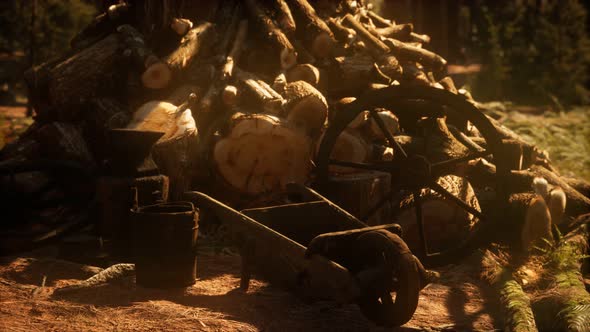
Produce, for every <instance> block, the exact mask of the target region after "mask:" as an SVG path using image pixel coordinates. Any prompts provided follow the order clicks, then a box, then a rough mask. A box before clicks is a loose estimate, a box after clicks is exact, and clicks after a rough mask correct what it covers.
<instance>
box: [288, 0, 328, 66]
mask: <svg viewBox="0 0 590 332" xmlns="http://www.w3.org/2000/svg"><path fill="white" fill-rule="evenodd" d="M285 2H286V3H287V4H288V5H289V8H290V9H291V12H292V13H293V18H294V19H295V23H296V24H297V31H296V35H297V37H298V38H299V39H301V40H302V41H303V44H304V45H305V47H306V48H307V49H308V50H309V51H310V52H311V54H313V56H315V57H317V58H319V59H323V58H326V57H328V56H329V55H330V53H331V52H332V49H333V47H334V43H335V40H334V35H333V34H332V31H331V30H330V28H329V27H328V25H327V24H326V22H324V20H322V19H321V18H320V17H319V16H318V15H317V13H316V11H315V9H314V8H313V7H312V6H311V5H310V4H309V2H308V1H307V0H285Z"/></svg>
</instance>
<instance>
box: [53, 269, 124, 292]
mask: <svg viewBox="0 0 590 332" xmlns="http://www.w3.org/2000/svg"><path fill="white" fill-rule="evenodd" d="M133 274H135V264H115V265H112V266H110V267H108V268H106V269H104V270H102V271H100V272H99V273H97V274H95V275H93V276H92V277H90V278H88V279H86V280H84V281H82V282H80V283H78V284H75V285H71V286H65V287H61V288H57V289H56V290H55V291H53V295H57V296H60V295H66V294H70V293H72V292H76V291H79V290H84V289H90V288H95V287H97V286H100V285H102V284H107V283H111V282H113V281H115V280H120V279H123V278H125V277H129V276H132V275H133Z"/></svg>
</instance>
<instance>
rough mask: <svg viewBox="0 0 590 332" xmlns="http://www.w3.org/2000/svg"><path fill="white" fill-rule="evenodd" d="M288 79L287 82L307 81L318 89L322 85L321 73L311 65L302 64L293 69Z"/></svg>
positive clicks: (287, 76) (288, 73)
mask: <svg viewBox="0 0 590 332" xmlns="http://www.w3.org/2000/svg"><path fill="white" fill-rule="evenodd" d="M286 78H287V82H296V81H305V82H307V83H309V84H311V85H313V86H314V87H317V86H318V84H319V83H320V71H319V69H317V68H316V67H314V66H312V65H310V64H300V65H297V66H295V67H293V68H291V69H290V70H289V71H288V72H287V75H286Z"/></svg>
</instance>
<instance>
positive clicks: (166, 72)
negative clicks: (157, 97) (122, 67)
mask: <svg viewBox="0 0 590 332" xmlns="http://www.w3.org/2000/svg"><path fill="white" fill-rule="evenodd" d="M171 79H172V72H171V71H170V68H168V66H167V65H166V64H165V63H163V62H157V63H154V64H151V65H150V66H149V67H148V68H147V69H146V70H145V71H144V72H143V74H142V75H141V82H142V84H143V86H144V87H146V88H148V89H163V88H165V87H167V86H168V84H169V83H170V80H171Z"/></svg>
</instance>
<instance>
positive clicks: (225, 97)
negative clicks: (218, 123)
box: [221, 85, 238, 106]
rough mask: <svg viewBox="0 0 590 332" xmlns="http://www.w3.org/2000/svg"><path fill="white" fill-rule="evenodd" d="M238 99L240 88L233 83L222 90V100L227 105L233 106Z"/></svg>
mask: <svg viewBox="0 0 590 332" xmlns="http://www.w3.org/2000/svg"><path fill="white" fill-rule="evenodd" d="M237 99H238V88H236V87H235V86H233V85H227V86H226V87H225V88H223V91H222V92H221V101H222V102H223V104H224V105H226V106H233V105H235V104H236V102H237Z"/></svg>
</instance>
